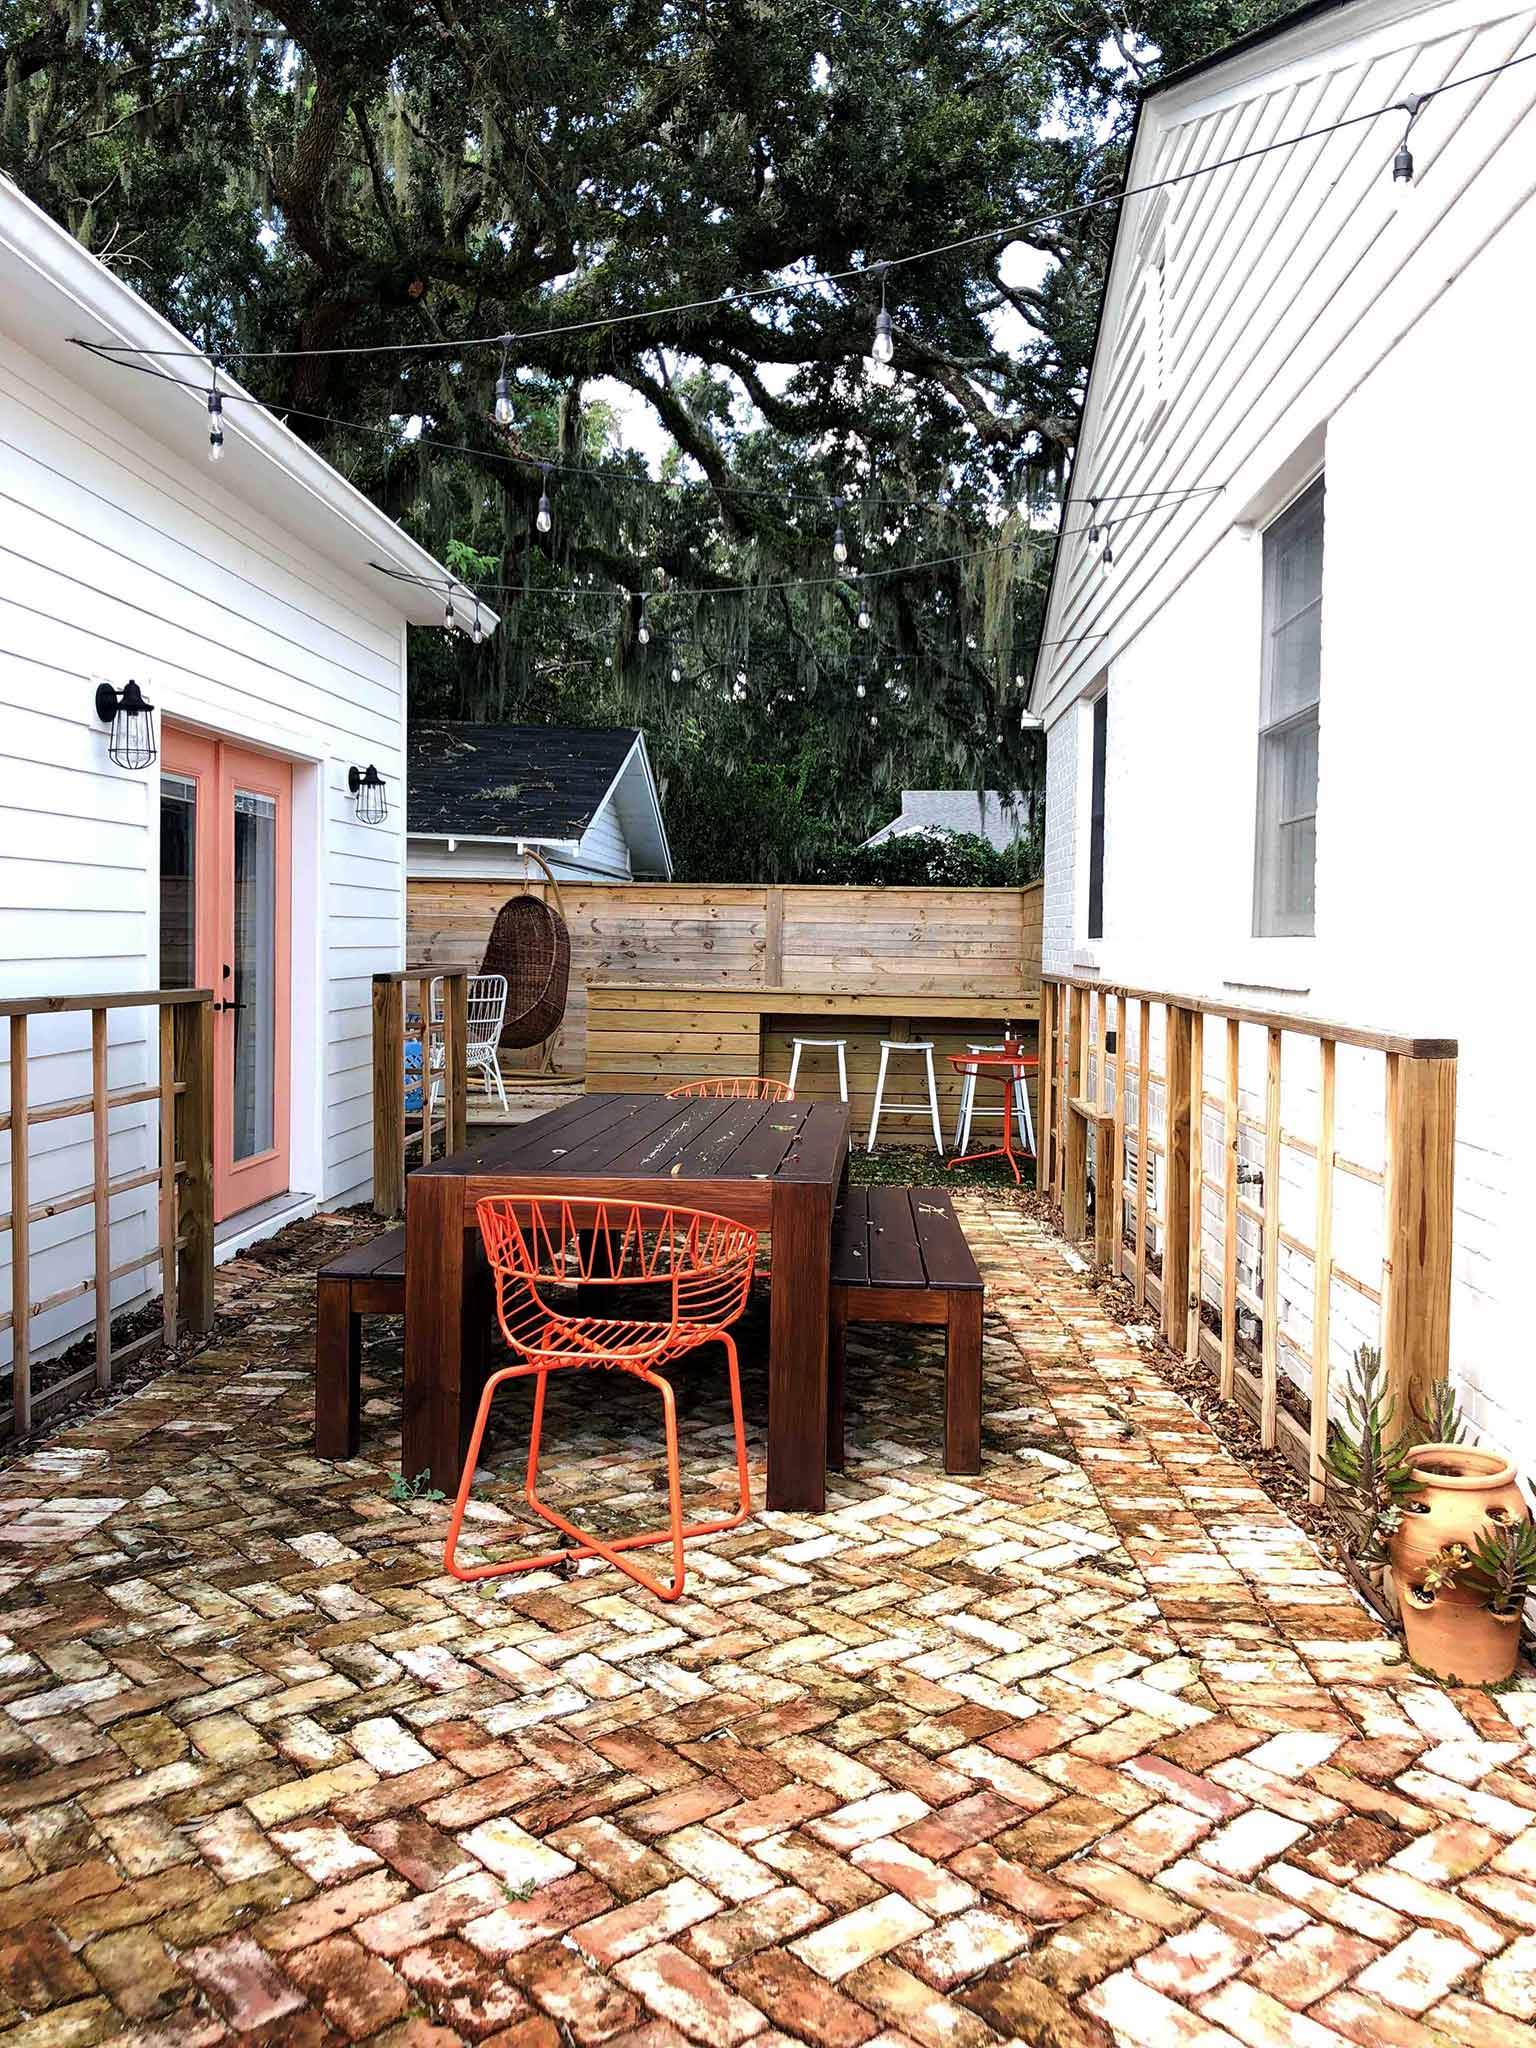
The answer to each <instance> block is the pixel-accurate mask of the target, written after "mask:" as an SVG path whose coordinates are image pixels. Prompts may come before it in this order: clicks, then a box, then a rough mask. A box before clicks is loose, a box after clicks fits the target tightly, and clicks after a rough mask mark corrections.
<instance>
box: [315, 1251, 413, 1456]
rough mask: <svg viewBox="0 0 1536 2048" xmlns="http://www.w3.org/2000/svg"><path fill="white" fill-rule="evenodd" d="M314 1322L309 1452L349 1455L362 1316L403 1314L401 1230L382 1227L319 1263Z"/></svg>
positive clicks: (354, 1442)
mask: <svg viewBox="0 0 1536 2048" xmlns="http://www.w3.org/2000/svg"><path fill="white" fill-rule="evenodd" d="M316 1292H317V1300H316V1310H317V1315H316V1322H315V1455H316V1457H320V1458H355V1457H356V1456H357V1451H358V1444H359V1442H360V1441H361V1432H362V1420H361V1413H360V1387H359V1379H360V1374H361V1370H362V1356H363V1350H362V1331H361V1329H360V1328H359V1322H360V1319H361V1318H362V1317H363V1316H403V1315H404V1314H405V1232H404V1230H403V1229H401V1230H387V1231H385V1233H384V1235H383V1236H382V1237H376V1238H374V1239H373V1240H372V1242H371V1243H369V1244H358V1245H354V1246H353V1247H352V1249H351V1251H349V1252H343V1253H342V1255H341V1257H340V1258H339V1259H333V1260H332V1262H331V1263H330V1265H328V1266H322V1267H321V1268H320V1274H319V1280H318V1283H317V1290H316Z"/></svg>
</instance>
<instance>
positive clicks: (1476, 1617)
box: [1391, 1444, 1530, 1685]
mask: <svg viewBox="0 0 1536 2048" xmlns="http://www.w3.org/2000/svg"><path fill="white" fill-rule="evenodd" d="M1409 1455H1410V1458H1411V1461H1412V1464H1413V1468H1414V1473H1415V1476H1416V1478H1417V1479H1418V1483H1419V1486H1420V1488H1421V1489H1422V1491H1421V1492H1420V1493H1419V1494H1418V1495H1417V1497H1416V1498H1415V1499H1413V1500H1411V1501H1410V1502H1409V1503H1407V1505H1406V1506H1405V1509H1404V1512H1403V1519H1402V1523H1401V1525H1400V1526H1399V1528H1398V1529H1397V1531H1396V1533H1395V1534H1394V1535H1393V1537H1392V1542H1391V1556H1392V1577H1393V1580H1394V1582H1395V1584H1396V1587H1397V1595H1398V1601H1399V1604H1400V1606H1401V1608H1402V1615H1403V1629H1404V1632H1405V1634H1406V1635H1407V1638H1408V1652H1409V1655H1410V1656H1411V1657H1412V1658H1413V1660H1414V1662H1415V1663H1416V1664H1422V1665H1423V1666H1424V1668H1425V1670H1426V1671H1432V1672H1434V1674H1435V1676H1436V1677H1437V1678H1446V1679H1453V1678H1454V1679H1460V1680H1462V1681H1463V1682H1464V1683H1466V1684H1470V1685H1486V1684H1488V1683H1490V1682H1492V1681H1494V1680H1497V1679H1501V1678H1508V1677H1509V1675H1510V1673H1511V1672H1512V1671H1513V1670H1514V1668H1515V1659H1516V1657H1517V1656H1518V1655H1519V1650H1520V1618H1519V1616H1518V1615H1508V1616H1504V1615H1497V1614H1492V1613H1490V1612H1489V1610H1488V1609H1487V1608H1486V1607H1485V1606H1484V1605H1483V1603H1482V1601H1481V1600H1480V1599H1479V1598H1478V1596H1477V1593H1476V1591H1475V1589H1473V1588H1471V1587H1468V1586H1466V1585H1459V1586H1442V1587H1440V1588H1439V1589H1438V1590H1437V1591H1435V1592H1434V1593H1432V1594H1429V1595H1426V1594H1424V1593H1423V1592H1422V1591H1421V1590H1420V1589H1421V1586H1422V1582H1423V1578H1424V1573H1425V1569H1426V1567H1427V1566H1428V1564H1429V1561H1430V1559H1431V1558H1433V1557H1435V1556H1437V1555H1438V1554H1439V1552H1440V1551H1442V1550H1444V1549H1445V1548H1446V1547H1447V1546H1448V1545H1449V1544H1452V1543H1462V1544H1465V1545H1466V1547H1467V1549H1468V1550H1472V1549H1474V1547H1475V1545H1476V1542H1477V1539H1478V1538H1479V1537H1480V1536H1481V1535H1483V1534H1485V1533H1486V1532H1487V1531H1488V1530H1489V1529H1490V1528H1492V1527H1495V1526H1496V1525H1497V1524H1498V1523H1500V1522H1524V1521H1528V1520H1529V1519H1530V1511H1529V1509H1528V1508H1527V1507H1526V1504H1525V1496H1524V1495H1523V1494H1522V1493H1521V1491H1520V1489H1519V1487H1518V1486H1517V1485H1516V1484H1515V1468H1514V1466H1513V1465H1512V1464H1511V1463H1510V1462H1509V1460H1508V1459H1507V1458H1505V1457H1503V1456H1502V1455H1501V1454H1500V1453H1499V1452H1497V1451H1481V1450H1475V1449H1473V1448H1472V1446H1471V1445H1469V1444H1419V1445H1416V1446H1415V1448H1414V1449H1413V1451H1412V1452H1410V1454H1409Z"/></svg>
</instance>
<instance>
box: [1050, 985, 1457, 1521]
mask: <svg viewBox="0 0 1536 2048" xmlns="http://www.w3.org/2000/svg"><path fill="white" fill-rule="evenodd" d="M1308 1042H1310V1050H1308V1051H1307V1052H1306V1053H1305V1054H1304V1053H1303V1051H1302V1048H1303V1046H1306V1045H1307V1044H1308ZM1245 1043H1246V1044H1247V1045H1248V1047H1249V1053H1248V1061H1247V1063H1246V1064H1245V1060H1244V1051H1245ZM1040 1047H1041V1051H1040V1090H1041V1108H1040V1148H1041V1161H1040V1184H1041V1186H1042V1188H1047V1189H1049V1190H1050V1192H1051V1193H1052V1195H1053V1196H1054V1198H1055V1200H1056V1201H1057V1202H1058V1203H1059V1204H1060V1206H1061V1211H1062V1221H1063V1227H1064V1229H1065V1231H1066V1233H1067V1235H1068V1236H1069V1237H1070V1238H1072V1239H1074V1240H1081V1239H1082V1238H1083V1237H1084V1236H1085V1235H1086V1232H1087V1226H1088V1214H1089V1184H1090V1177H1091V1180H1092V1185H1093V1197H1094V1200H1093V1227H1094V1241H1093V1252H1094V1256H1095V1259H1096V1260H1097V1262H1098V1263H1099V1264H1101V1265H1104V1266H1107V1267H1109V1268H1110V1269H1111V1270H1113V1271H1115V1272H1116V1273H1119V1274H1123V1275H1124V1276H1125V1277H1126V1278H1128V1279H1129V1280H1130V1282H1131V1286H1132V1288H1133V1290H1134V1293H1135V1296H1136V1300H1137V1302H1138V1303H1139V1304H1140V1303H1146V1304H1148V1305H1150V1306H1151V1307H1152V1308H1153V1309H1154V1310H1155V1311H1156V1312H1157V1313H1159V1314H1160V1317H1161V1321H1162V1329H1163V1334H1164V1336H1165V1338H1166V1339H1167V1341H1168V1342H1169V1343H1170V1344H1171V1345H1173V1346H1174V1347H1175V1348H1176V1349H1178V1350H1180V1351H1182V1352H1183V1353H1184V1355H1185V1357H1186V1358H1188V1359H1190V1360H1192V1361H1193V1360H1198V1359H1202V1358H1203V1359H1204V1360H1205V1361H1206V1362H1207V1363H1208V1364H1210V1365H1211V1366H1212V1367H1213V1369H1214V1370H1215V1371H1216V1373H1217V1375H1218V1381H1219V1387H1220V1392H1221V1396H1222V1398H1223V1399H1224V1400H1231V1399H1232V1398H1234V1396H1235V1397H1237V1398H1239V1399H1241V1400H1242V1401H1243V1402H1244V1403H1245V1405H1247V1406H1249V1407H1250V1408H1251V1409H1252V1410H1253V1411H1254V1412H1255V1414H1256V1417H1257V1420H1258V1423H1259V1427H1260V1432H1261V1435H1262V1438H1263V1443H1264V1446H1265V1448H1266V1449H1272V1448H1274V1447H1275V1446H1276V1445H1277V1444H1278V1445H1279V1446H1280V1448H1281V1449H1283V1450H1285V1451H1286V1452H1287V1453H1288V1454H1289V1455H1290V1456H1291V1457H1292V1458H1293V1460H1294V1461H1295V1462H1296V1463H1297V1464H1298V1465H1299V1466H1300V1467H1301V1468H1302V1469H1303V1470H1304V1471H1305V1472H1306V1473H1307V1474H1308V1479H1309V1484H1310V1488H1311V1492H1312V1497H1313V1499H1320V1498H1321V1496H1322V1490H1323V1457H1324V1454H1325V1452H1326V1449H1327V1442H1328V1415H1329V1404H1330V1399H1331V1393H1332V1378H1331V1370H1332V1366H1333V1363H1334V1360H1335V1354H1336V1353H1337V1354H1339V1355H1340V1356H1341V1357H1342V1358H1346V1359H1347V1357H1348V1354H1349V1352H1350V1351H1351V1350H1352V1349H1353V1348H1354V1345H1353V1343H1351V1342H1350V1341H1349V1339H1350V1338H1351V1337H1352V1338H1355V1339H1357V1340H1358V1341H1371V1342H1374V1343H1376V1344H1377V1345H1378V1347H1379V1348H1380V1350H1381V1352H1382V1356H1383V1363H1384V1366H1385V1370H1386V1377H1387V1384H1388V1387H1389V1389H1390V1392H1391V1395H1392V1397H1393V1398H1394V1400H1395V1401H1396V1403H1397V1410H1398V1414H1399V1416H1401V1417H1403V1418H1405V1419H1406V1418H1407V1417H1408V1416H1410V1415H1411V1414H1420V1415H1421V1414H1423V1412H1424V1410H1425V1406H1426V1403H1427V1401H1428V1398H1429V1393H1430V1389H1431V1387H1432V1386H1433V1384H1434V1382H1435V1381H1437V1380H1440V1379H1443V1378H1444V1377H1445V1373H1446V1370H1447V1364H1448V1355H1449V1346H1450V1297H1451V1217H1452V1200H1453V1177H1454V1143H1455V1125H1456V1044H1455V1041H1454V1040H1452V1039H1438V1038H1409V1037H1404V1036H1401V1035H1399V1034H1396V1033H1392V1032H1382V1031H1370V1030H1361V1029H1358V1028H1356V1027H1354V1026H1352V1025H1347V1024H1336V1023H1328V1022H1325V1021H1323V1020H1321V1019H1318V1018H1314V1017H1304V1016H1292V1015H1289V1014H1286V1013H1283V1012H1273V1011H1264V1010H1251V1009H1244V1008H1238V1007H1234V1006H1231V1005H1226V1004H1220V1003H1213V1002H1207V1001H1204V1000H1202V999H1200V998H1197V997H1190V996H1179V995H1171V994H1168V993H1166V992H1164V991H1152V990H1147V989H1133V988H1121V987H1116V986H1113V985H1106V984H1104V983H1101V982H1093V981H1084V980H1077V979H1073V978H1071V977H1067V976H1060V975H1046V976H1044V977H1043V978H1042V987H1041V1008H1040ZM1159 1049H1160V1051H1161V1066H1160V1067H1159V1065H1158V1060H1159ZM1133 1053H1134V1057H1133V1056H1132V1055H1133ZM1341 1059H1344V1060H1346V1061H1348V1062H1349V1063H1350V1064H1349V1070H1348V1073H1347V1087H1346V1089H1345V1090H1344V1091H1342V1092H1341V1089H1340V1085H1339V1080H1340V1061H1341ZM1373 1070H1374V1071H1373ZM1213 1080H1214V1081H1215V1082H1216V1084H1217V1085H1216V1086H1214V1087H1213V1086H1212V1085H1211V1083H1212V1081H1213ZM1287 1086H1288V1087H1289V1091H1290V1093H1289V1099H1288V1098H1287V1094H1286V1090H1287ZM1298 1097H1299V1103H1298ZM1370 1105H1374V1107H1371V1106H1370ZM1297 1106H1300V1107H1301V1108H1302V1111H1303V1113H1304V1114H1306V1115H1308V1116H1310V1118H1311V1120H1312V1121H1311V1135H1304V1134H1303V1132H1302V1131H1301V1130H1299V1129H1295V1128H1290V1127H1288V1125H1287V1121H1286V1118H1285V1116H1284V1115H1283V1113H1282V1112H1283V1111H1284V1110H1286V1109H1287V1108H1293V1107H1297ZM1341 1119H1342V1120H1344V1121H1346V1122H1347V1126H1348V1127H1347V1129H1344V1130H1341V1127H1340V1126H1341ZM1297 1120H1298V1119H1296V1118H1292V1122H1293V1123H1294V1122H1295V1121H1297ZM1213 1162H1214V1163H1215V1165H1216V1169H1217V1170H1215V1171H1212V1170H1210V1169H1211V1165H1212V1163H1213ZM1255 1194H1256V1196H1257V1198H1256V1199H1255V1198H1254V1197H1255ZM1282 1205H1283V1206H1284V1209H1285V1212H1286V1213H1285V1214H1284V1215H1282ZM1346 1209H1347V1210H1348V1211H1349V1233H1348V1234H1349V1236H1350V1237H1351V1239H1352V1243H1351V1244H1350V1245H1349V1246H1348V1247H1346V1246H1345V1245H1344V1244H1342V1243H1341V1230H1340V1225H1341V1217H1342V1213H1343V1212H1344V1211H1345V1210H1346ZM1307 1211H1310V1216H1309V1217H1308V1218H1307V1221H1306V1223H1305V1225H1304V1227H1303V1230H1298V1229H1297V1228H1295V1227H1294V1225H1295V1224H1296V1223H1297V1222H1298V1221H1300V1220H1301V1216H1305V1215H1306V1212H1307ZM1298 1212H1301V1215H1300V1216H1299V1215H1298ZM1288 1224H1289V1225H1290V1226H1292V1227H1288ZM1245 1232H1246V1234H1247V1238H1248V1242H1249V1246H1250V1249H1251V1251H1252V1253H1253V1256H1252V1257H1251V1258H1250V1260H1249V1265H1250V1268H1251V1272H1252V1282H1251V1284H1244V1283H1243V1281H1242V1278H1241V1273H1242V1268H1243V1264H1244V1261H1243V1259H1242V1257H1241V1251H1242V1240H1243V1237H1244V1233H1245ZM1357 1248H1358V1250H1357ZM1346 1251H1347V1254H1348V1258H1347V1261H1346ZM1282 1256H1283V1257H1284V1262H1285V1269H1284V1272H1283V1273H1282ZM1372 1261H1374V1264H1375V1267H1376V1273H1375V1277H1374V1278H1372V1277H1371V1276H1370V1265H1371V1262H1372ZM1307 1267H1310V1281H1309V1286H1308V1288H1307V1289H1306V1290H1303V1289H1302V1288H1301V1287H1300V1285H1299V1280H1300V1271H1301V1269H1303V1268H1307ZM1303 1292H1305V1293H1306V1294H1307V1295H1308V1296H1309V1299H1308V1300H1307V1301H1306V1312H1307V1319H1308V1328H1307V1329H1306V1330H1305V1332H1303V1333H1298V1331H1297V1330H1296V1328H1295V1327H1294V1323H1293V1322H1292V1321H1291V1320H1289V1319H1288V1309H1289V1307H1290V1306H1291V1305H1293V1304H1294V1303H1295V1301H1296V1299H1297V1297H1298V1296H1300V1295H1302V1294H1303ZM1336 1301H1343V1302H1346V1303H1348V1304H1349V1305H1350V1312H1349V1314H1348V1315H1346V1316H1344V1317H1343V1318H1342V1320H1343V1321H1344V1322H1345V1323H1347V1325H1348V1330H1347V1332H1341V1331H1340V1329H1339V1328H1338V1327H1336V1325H1337V1324H1338V1322H1339V1321H1340V1320H1341V1318H1340V1316H1339V1312H1338V1310H1337V1308H1336V1305H1335V1304H1336ZM1362 1305H1363V1306H1362ZM1244 1317H1247V1318H1249V1319H1251V1323H1252V1325H1253V1326H1254V1327H1255V1328H1256V1329H1257V1332H1258V1345H1257V1351H1258V1357H1257V1365H1256V1367H1255V1366H1254V1365H1252V1364H1250V1363H1249V1357H1250V1356H1251V1351H1252V1347H1251V1346H1249V1345H1247V1344H1245V1343H1244V1341H1243V1339H1242V1336H1241V1334H1240V1328H1239V1326H1240V1323H1241V1321H1242V1320H1243V1318H1244ZM1367 1325H1369V1326H1370V1327H1369V1329H1367V1327H1366V1326H1367ZM1282 1356H1284V1357H1285V1358H1286V1359H1287V1360H1289V1361H1291V1362H1293V1363H1294V1365H1295V1366H1296V1368H1297V1369H1296V1370H1295V1371H1293V1372H1284V1371H1283V1370H1282ZM1303 1387H1304V1389H1305V1392H1304V1394H1303ZM1283 1393H1284V1394H1285V1395H1287V1396H1288V1397H1289V1398H1288V1399H1283V1398H1282V1395H1283ZM1300 1407H1304V1410H1305V1416H1306V1419H1305V1421H1303V1420H1302V1419H1301V1418H1300V1416H1299V1415H1297V1414H1295V1413H1293V1412H1292V1409H1293V1408H1300Z"/></svg>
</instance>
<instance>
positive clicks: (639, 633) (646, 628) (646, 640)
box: [635, 597, 651, 647]
mask: <svg viewBox="0 0 1536 2048" xmlns="http://www.w3.org/2000/svg"><path fill="white" fill-rule="evenodd" d="M639 605H640V623H639V625H638V626H637V627H636V629H635V638H636V639H637V640H638V641H639V642H640V645H641V646H642V647H649V646H650V644H651V629H650V625H649V623H648V622H647V620H646V616H645V599H644V598H643V597H641V598H640V599H639Z"/></svg>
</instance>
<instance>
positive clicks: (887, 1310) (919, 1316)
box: [827, 1187, 984, 1472]
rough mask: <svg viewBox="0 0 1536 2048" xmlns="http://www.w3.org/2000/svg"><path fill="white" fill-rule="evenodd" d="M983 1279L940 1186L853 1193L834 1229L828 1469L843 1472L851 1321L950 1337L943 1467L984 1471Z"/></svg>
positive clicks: (840, 1209) (847, 1192)
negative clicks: (927, 1328)
mask: <svg viewBox="0 0 1536 2048" xmlns="http://www.w3.org/2000/svg"><path fill="white" fill-rule="evenodd" d="M983 1298H984V1288H983V1282H982V1278H981V1273H980V1271H979V1270H978V1268H977V1265H976V1261H975V1259H974V1258H973V1257H972V1256H971V1248H970V1246H969V1245H968V1244H967V1243H966V1241H965V1232H964V1231H963V1230H962V1229H961V1228H960V1220H959V1218H958V1217H957V1216H956V1214H955V1210H954V1204H953V1203H952V1202H951V1201H950V1199H949V1196H948V1194H947V1193H946V1191H945V1190H944V1189H943V1188H897V1187H859V1188H856V1187H851V1188H848V1189H846V1190H845V1192H844V1194H843V1199H842V1202H841V1204H840V1205H839V1207H838V1211H837V1215H836V1217H835V1218H834V1219H833V1224H832V1334H831V1344H830V1347H829V1350H828V1358H827V1463H828V1464H829V1465H831V1466H832V1467H833V1469H834V1470H835V1471H839V1472H840V1471H841V1470H842V1468H843V1373H844V1355H845V1332H846V1330H847V1327H848V1325H849V1324H850V1323H934V1324H938V1325H940V1326H941V1327H942V1328H943V1330H944V1332H945V1338H946V1346H945V1375H944V1469H945V1471H946V1472H979V1471H980V1470H981V1312H982V1304H983Z"/></svg>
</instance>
